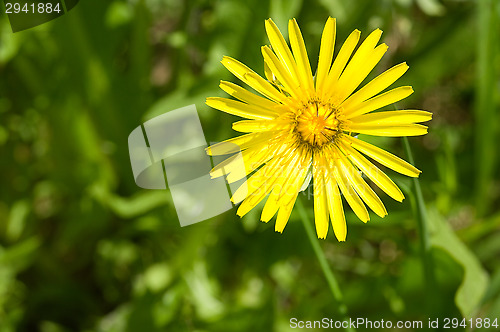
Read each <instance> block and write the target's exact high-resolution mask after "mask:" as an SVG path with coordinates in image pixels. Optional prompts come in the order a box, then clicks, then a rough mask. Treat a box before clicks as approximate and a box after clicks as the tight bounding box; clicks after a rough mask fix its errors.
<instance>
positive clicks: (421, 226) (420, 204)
mask: <svg viewBox="0 0 500 332" xmlns="http://www.w3.org/2000/svg"><path fill="white" fill-rule="evenodd" d="M403 143H404V148H405V151H406V155H407V156H408V161H409V162H410V164H412V165H413V164H415V162H414V160H413V154H412V152H411V148H410V143H409V142H408V138H407V137H403ZM412 182H413V191H414V195H415V199H416V203H417V209H418V217H417V225H418V236H419V242H420V248H421V255H422V265H423V270H424V280H425V284H426V286H427V294H429V295H430V296H431V297H433V299H435V298H437V296H435V295H436V294H435V291H436V288H435V284H436V279H435V276H434V259H433V257H432V253H431V241H430V235H429V227H428V223H429V221H428V218H427V208H426V206H425V201H424V196H423V195H422V188H421V187H420V182H419V180H418V178H412ZM431 303H435V301H433V300H431Z"/></svg>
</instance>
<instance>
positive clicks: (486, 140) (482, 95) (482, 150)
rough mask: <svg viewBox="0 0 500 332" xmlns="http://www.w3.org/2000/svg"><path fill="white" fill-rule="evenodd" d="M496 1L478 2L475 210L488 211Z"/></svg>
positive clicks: (492, 156)
mask: <svg viewBox="0 0 500 332" xmlns="http://www.w3.org/2000/svg"><path fill="white" fill-rule="evenodd" d="M497 5H498V4H497V1H492V0H479V1H477V24H478V25H477V65H476V80H477V84H476V92H475V95H476V98H475V99H476V100H475V118H476V121H475V123H476V132H477V133H478V134H477V135H475V158H476V160H477V170H476V174H477V175H476V179H475V180H476V188H475V189H476V195H475V196H476V213H477V215H478V216H479V217H482V216H483V215H484V214H486V213H487V212H488V209H489V207H490V203H491V200H490V199H489V198H490V197H491V195H490V193H491V183H492V182H493V181H492V177H493V172H494V168H495V127H494V126H495V123H496V121H495V120H496V119H495V103H494V101H495V89H496V87H495V78H496V77H497V76H496V75H497V73H496V72H495V65H494V63H495V51H496V47H495V46H496V39H495V38H497V33H496V31H497V24H496V21H497V19H496V17H497V14H496V9H497V8H496V6H497Z"/></svg>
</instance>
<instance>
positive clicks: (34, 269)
mask: <svg viewBox="0 0 500 332" xmlns="http://www.w3.org/2000/svg"><path fill="white" fill-rule="evenodd" d="M2 11H3V9H2ZM329 15H331V16H333V17H336V18H337V46H336V50H337V51H338V49H339V47H340V43H341V42H342V41H343V40H344V39H345V38H346V37H347V36H348V34H349V33H350V32H351V31H352V30H353V29H355V28H357V29H360V30H361V31H362V38H363V37H366V36H367V35H368V33H369V32H370V31H372V30H373V29H375V28H377V27H380V28H381V29H382V30H384V34H383V37H382V42H385V43H387V44H388V45H389V51H388V53H387V54H386V55H385V57H384V58H383V61H382V62H381V63H380V64H379V65H378V66H377V67H376V69H375V71H374V73H373V75H372V76H371V77H373V76H374V75H375V74H378V73H380V72H382V71H383V70H385V69H388V68H389V67H391V66H393V65H395V64H398V63H400V62H403V61H407V63H408V64H409V66H410V70H409V71H408V72H407V73H406V74H405V76H404V77H403V78H402V79H400V80H399V81H398V84H399V85H407V84H408V85H412V86H413V88H414V90H415V93H414V94H413V95H412V96H411V97H409V98H407V99H406V100H404V101H403V102H401V103H400V104H399V105H398V107H400V108H416V109H424V110H428V111H431V112H433V113H434V119H433V121H432V122H430V123H429V125H430V128H429V134H428V135H426V136H424V137H416V138H410V139H409V143H410V146H411V149H412V152H413V156H414V159H415V164H416V166H417V167H418V168H419V169H421V170H422V171H423V173H422V174H421V176H420V179H419V184H420V186H421V189H422V194H423V195H422V197H423V200H419V199H418V197H417V196H416V195H415V194H414V193H415V190H414V189H415V187H414V186H415V183H413V182H412V181H411V180H410V179H407V178H405V177H403V176H398V175H397V174H396V173H394V172H391V171H387V172H388V174H389V175H390V176H391V177H392V178H393V179H394V180H395V182H396V183H397V184H398V185H400V187H401V188H402V189H403V190H404V192H405V195H406V197H407V199H405V200H404V202H403V203H402V204H400V203H397V202H394V201H392V200H391V199H390V198H389V197H387V196H386V195H384V194H383V193H381V198H382V200H383V201H384V203H385V204H386V206H387V208H388V211H389V215H388V216H387V217H386V218H384V219H383V220H382V219H380V218H378V217H377V216H375V215H374V214H371V217H372V220H371V221H370V222H369V223H368V224H367V225H364V224H362V223H361V222H360V221H359V220H357V219H356V217H355V216H354V215H353V213H352V212H350V211H349V210H348V209H346V211H349V212H347V220H348V237H347V242H345V243H338V242H337V241H336V239H335V237H334V236H333V232H332V231H331V229H330V234H329V236H328V238H327V239H326V240H322V241H321V242H320V244H321V248H322V250H323V251H324V253H325V255H326V257H327V260H328V262H329V265H330V267H331V269H332V270H333V272H334V274H335V276H336V277H337V279H338V282H339V284H340V287H341V289H342V292H343V294H344V301H345V303H346V305H347V307H348V310H349V315H350V316H351V317H354V318H357V317H365V318H368V319H372V320H380V319H384V320H393V321H397V320H423V321H424V322H427V319H428V318H437V317H441V318H444V317H449V318H453V317H455V318H460V319H461V318H462V317H467V318H470V317H490V318H492V319H493V318H499V320H500V296H499V295H500V261H499V259H498V258H499V257H500V211H499V209H498V206H499V203H500V199H499V198H500V185H499V184H500V183H499V171H498V140H499V138H500V136H499V129H500V127H499V125H498V123H500V121H499V120H500V117H499V107H498V106H499V87H500V85H499V83H500V81H499V68H500V56H499V39H498V36H499V32H500V30H499V24H498V21H499V17H500V4H499V1H496V0H485V1H483V0H477V1H472V0H470V1H466V0H463V1H459V0H380V1H372V0H355V1H354V0H353V1H344V0H316V1H286V0H271V1H262V0H247V1H236V0H224V1H222V0H193V1H181V0H165V1H162V0H130V1H117V0H113V1H111V0H110V1H98V0H88V1H81V2H80V4H79V5H78V6H77V7H76V8H75V9H73V10H72V11H70V12H69V13H67V14H66V15H64V16H62V17H60V18H58V19H56V20H54V21H51V22H49V23H47V24H44V25H41V26H38V27H36V28H33V29H29V30H26V31H23V32H18V33H15V34H13V33H12V31H11V28H10V26H9V21H8V19H7V17H6V15H5V14H2V16H0V174H1V182H0V331H2V332H3V331H5V332H7V331H43V332H61V331H106V332H110V331H288V330H290V327H289V320H290V318H292V317H296V318H298V319H300V320H319V319H321V318H323V317H330V318H338V317H339V316H338V312H337V304H336V302H335V301H334V300H333V297H332V295H331V293H330V291H329V288H328V285H327V283H326V280H325V278H324V276H323V274H322V272H321V269H320V267H319V264H318V261H317V259H316V257H315V256H314V253H313V251H312V247H311V243H310V242H309V241H308V239H307V237H306V235H305V232H304V228H303V225H302V223H301V222H300V220H299V215H298V213H297V211H294V213H293V214H292V216H291V220H290V222H289V224H288V225H287V227H286V229H285V231H284V233H283V234H282V235H280V234H279V233H275V232H274V222H270V223H269V224H264V223H261V222H259V211H258V209H257V211H253V212H252V213H249V215H247V216H246V217H245V218H243V219H239V218H238V217H237V216H236V213H235V209H233V210H230V211H228V212H225V213H224V214H222V215H220V216H218V217H215V218H213V219H210V220H208V221H205V222H202V223H198V224H195V225H192V226H188V227H184V228H181V227H180V226H179V222H178V219H177V216H176V213H175V209H174V207H173V204H172V198H171V195H170V193H169V191H168V190H163V191H161V190H160V191H151V190H144V189H140V188H138V187H137V186H136V185H135V183H134V179H133V176H132V171H131V167H130V160H129V156H128V147H127V137H128V134H129V133H130V132H131V131H132V130H133V129H134V128H136V127H137V126H138V125H140V124H141V123H143V122H144V121H145V120H148V119H151V118H152V117H154V116H156V115H159V114H162V113H164V112H167V111H169V110H172V109H176V108H178V107H182V106H186V105H189V104H195V105H196V107H197V109H198V112H199V115H200V117H201V121H202V125H203V128H204V131H205V134H206V137H207V141H209V142H210V141H220V140H223V139H225V138H228V137H231V136H233V135H235V134H236V133H234V132H232V130H231V125H230V124H231V122H233V121H234V120H235V119H236V118H235V117H232V116H230V115H227V114H223V113H221V112H219V111H216V110H212V109H209V108H208V107H207V106H205V105H204V100H205V98H206V97H208V96H223V95H224V94H223V93H222V91H220V90H219V89H218V84H219V80H221V79H224V80H230V81H232V82H235V83H238V82H237V80H236V79H235V78H234V77H232V75H231V74H230V73H229V72H227V71H226V70H225V69H224V68H223V66H222V65H221V64H220V63H219V61H220V59H221V58H222V56H223V55H230V56H232V57H235V58H237V59H240V60H241V61H243V62H244V63H246V64H247V65H249V66H250V67H251V68H253V69H255V70H256V71H257V72H259V73H261V74H263V60H262V57H261V55H260V46H261V45H265V44H268V41H267V38H266V36H265V30H264V20H265V19H266V18H268V17H272V18H273V19H274V20H275V22H276V23H277V25H278V26H279V27H280V28H281V30H282V31H284V30H286V24H287V20H288V19H289V18H292V17H295V18H297V20H298V23H299V25H300V27H301V29H302V32H303V34H304V38H305V41H306V45H307V48H308V52H309V58H310V59H311V60H312V61H311V62H312V64H313V65H312V67H313V70H315V66H316V59H317V56H318V50H319V42H320V37H321V32H322V28H323V25H324V23H325V22H326V19H327V18H328V16H329ZM367 139H369V140H370V141H371V142H373V143H375V144H377V145H379V146H381V147H384V148H386V149H388V150H389V151H391V152H393V153H396V154H398V155H400V156H402V157H404V158H405V159H408V158H407V155H406V154H405V150H404V145H403V142H402V140H401V139H399V138H390V139H373V138H367ZM309 198H310V197H309ZM303 199H304V202H305V206H306V208H307V211H308V213H309V215H310V216H311V219H312V216H313V212H312V205H313V204H312V200H308V196H307V195H304V197H303ZM419 218H420V220H421V221H423V222H425V224H426V225H427V226H428V236H426V237H422V236H420V233H419V231H418V221H419ZM422 239H424V240H425V241H428V243H429V245H430V247H429V248H428V250H427V251H426V250H423V248H422V245H421V242H422ZM425 241H424V242H425ZM423 252H424V254H425V252H427V254H425V255H424V256H425V257H427V258H423V255H422V253H423ZM429 257H432V261H431V262H430V263H429V262H428V258H429ZM425 264H427V265H426V266H427V267H430V268H428V271H430V272H431V274H432V276H433V277H431V278H425V277H424V269H423V266H424V265H425ZM432 279H434V281H432ZM499 323H500V322H499ZM462 330H463V328H462ZM489 330H492V329H491V328H490V329H489Z"/></svg>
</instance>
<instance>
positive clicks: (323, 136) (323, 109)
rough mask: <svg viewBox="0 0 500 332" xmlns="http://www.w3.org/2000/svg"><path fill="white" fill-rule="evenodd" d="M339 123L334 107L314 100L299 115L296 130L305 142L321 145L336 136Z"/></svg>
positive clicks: (316, 145) (315, 145)
mask: <svg viewBox="0 0 500 332" xmlns="http://www.w3.org/2000/svg"><path fill="white" fill-rule="evenodd" d="M339 125H340V123H339V120H338V119H337V112H336V110H335V109H334V108H332V107H330V106H329V105H323V104H319V103H318V102H316V101H312V102H309V104H308V105H307V106H306V107H305V108H304V109H302V110H301V111H300V113H299V115H298V116H297V126H296V132H297V133H298V134H299V136H300V138H301V139H302V141H303V142H305V143H307V144H309V145H312V146H314V147H320V146H322V145H324V144H326V143H329V142H331V141H332V140H333V139H334V138H335V136H336V135H337V133H338V132H339Z"/></svg>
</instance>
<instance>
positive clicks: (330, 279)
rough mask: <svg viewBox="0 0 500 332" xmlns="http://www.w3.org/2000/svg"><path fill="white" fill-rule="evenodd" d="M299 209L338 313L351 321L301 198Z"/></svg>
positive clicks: (349, 329)
mask: <svg viewBox="0 0 500 332" xmlns="http://www.w3.org/2000/svg"><path fill="white" fill-rule="evenodd" d="M297 208H298V211H299V214H300V219H301V220H302V224H304V228H305V229H306V234H307V238H308V239H309V242H311V246H312V248H313V251H314V253H315V254H316V258H317V259H318V262H319V266H320V267H321V270H322V271H323V274H324V275H325V278H326V281H327V283H328V286H329V288H330V291H331V292H332V295H333V298H334V299H335V302H337V305H338V311H339V313H340V314H341V315H342V318H343V319H344V320H349V319H350V318H349V316H348V314H347V306H346V305H345V303H344V298H343V296H342V291H341V290H340V287H339V283H338V282H337V279H336V278H335V276H334V275H333V272H332V270H331V269H330V266H329V265H328V261H327V260H326V256H325V253H324V252H323V250H322V249H321V246H320V245H319V239H318V237H317V236H316V234H315V233H314V229H313V227H312V223H311V220H310V219H309V216H308V215H307V212H306V209H305V207H304V204H303V203H302V199H301V197H299V199H297ZM346 331H355V330H354V329H352V328H346Z"/></svg>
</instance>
